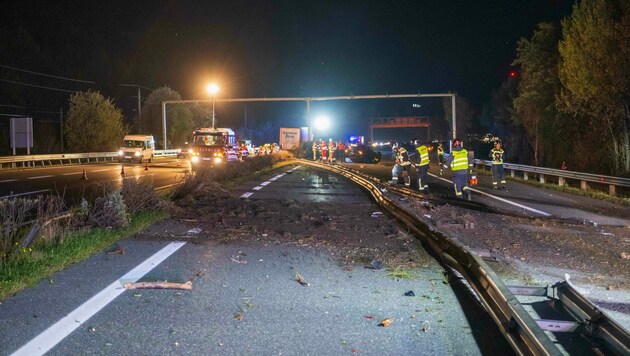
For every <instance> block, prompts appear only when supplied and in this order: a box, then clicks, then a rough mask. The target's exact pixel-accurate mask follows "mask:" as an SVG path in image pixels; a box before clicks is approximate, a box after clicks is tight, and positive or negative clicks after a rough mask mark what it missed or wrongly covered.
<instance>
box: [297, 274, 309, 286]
mask: <svg viewBox="0 0 630 356" xmlns="http://www.w3.org/2000/svg"><path fill="white" fill-rule="evenodd" d="M295 281H296V282H298V283H299V284H301V285H303V286H305V287H306V286H308V283H307V282H306V280H304V277H302V275H301V274H300V273H299V272H296V273H295Z"/></svg>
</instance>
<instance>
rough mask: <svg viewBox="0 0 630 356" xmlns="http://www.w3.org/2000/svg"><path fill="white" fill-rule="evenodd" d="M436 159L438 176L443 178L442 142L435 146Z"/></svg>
mask: <svg viewBox="0 0 630 356" xmlns="http://www.w3.org/2000/svg"><path fill="white" fill-rule="evenodd" d="M437 157H438V166H439V167H440V175H441V176H443V175H444V168H442V166H443V165H444V145H442V142H440V143H439V144H438V146H437Z"/></svg>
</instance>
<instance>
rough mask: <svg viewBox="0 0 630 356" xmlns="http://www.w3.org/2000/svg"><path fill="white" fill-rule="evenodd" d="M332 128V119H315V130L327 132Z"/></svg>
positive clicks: (324, 117) (319, 117) (325, 117)
mask: <svg viewBox="0 0 630 356" xmlns="http://www.w3.org/2000/svg"><path fill="white" fill-rule="evenodd" d="M329 127H330V119H328V117H327V116H318V117H317V118H315V128H316V129H317V130H319V131H320V132H321V131H325V130H326V129H328V128H329Z"/></svg>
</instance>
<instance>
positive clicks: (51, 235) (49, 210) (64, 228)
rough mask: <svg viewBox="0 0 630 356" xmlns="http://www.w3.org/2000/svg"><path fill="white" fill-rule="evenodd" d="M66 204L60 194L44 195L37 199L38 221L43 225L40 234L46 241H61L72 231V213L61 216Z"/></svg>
mask: <svg viewBox="0 0 630 356" xmlns="http://www.w3.org/2000/svg"><path fill="white" fill-rule="evenodd" d="M65 210H66V204H65V202H64V200H63V198H62V197H60V196H58V195H43V196H40V197H39V198H38V199H37V223H38V224H39V226H41V227H42V228H41V231H40V235H41V237H42V238H43V239H44V241H46V242H55V243H61V242H62V241H63V239H64V237H65V236H66V235H68V234H69V233H70V232H71V231H72V225H73V223H72V220H71V219H70V214H67V217H61V216H62V214H64V212H65Z"/></svg>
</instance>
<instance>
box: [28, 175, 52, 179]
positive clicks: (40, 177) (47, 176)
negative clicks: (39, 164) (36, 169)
mask: <svg viewBox="0 0 630 356" xmlns="http://www.w3.org/2000/svg"><path fill="white" fill-rule="evenodd" d="M51 177H54V176H51V175H46V176H37V177H28V178H26V179H42V178H51Z"/></svg>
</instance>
